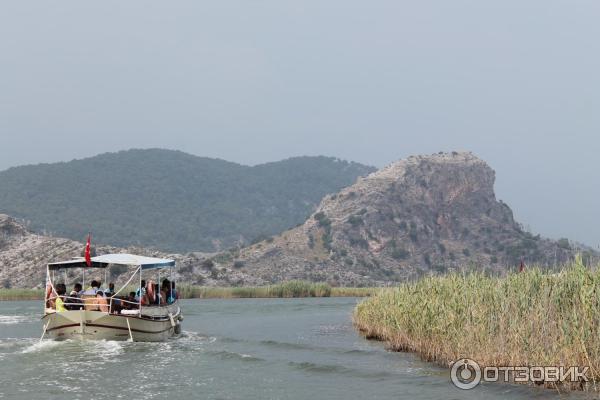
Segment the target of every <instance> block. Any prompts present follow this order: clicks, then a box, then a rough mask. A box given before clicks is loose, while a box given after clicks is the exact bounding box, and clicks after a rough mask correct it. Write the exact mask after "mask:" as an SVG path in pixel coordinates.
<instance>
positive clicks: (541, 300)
mask: <svg viewBox="0 0 600 400" xmlns="http://www.w3.org/2000/svg"><path fill="white" fill-rule="evenodd" d="M354 322H355V325H356V326H357V328H358V329H359V330H360V331H362V332H363V333H364V334H365V335H366V336H367V337H369V338H374V339H379V340H384V341H386V342H388V344H389V346H390V347H391V349H394V350H398V351H412V352H417V353H419V354H420V355H421V356H422V357H423V358H424V359H425V360H429V361H434V362H437V363H439V364H442V365H449V364H450V363H451V362H452V361H454V360H457V359H459V358H462V357H468V358H471V359H474V360H475V361H477V362H479V364H480V365H485V366H522V365H529V366H534V365H535V366H561V365H562V366H566V367H569V366H589V367H590V371H589V373H588V374H587V375H588V377H589V378H591V379H592V380H593V381H594V382H595V381H596V380H598V379H599V378H600V271H598V270H590V269H588V268H586V267H584V266H583V264H582V262H581V259H578V260H576V261H575V262H574V263H573V264H572V265H569V266H567V267H565V268H564V269H563V270H562V271H560V272H559V273H544V272H543V271H542V270H540V269H538V268H532V269H527V270H526V271H524V272H522V273H511V274H509V275H507V276H506V277H502V278H493V277H489V276H485V275H484V274H481V273H471V274H467V275H460V274H451V275H447V276H430V277H425V278H423V279H421V280H419V281H417V282H414V283H407V284H403V285H401V286H399V287H397V288H394V289H387V290H383V291H381V292H379V293H378V294H377V295H375V296H373V297H371V298H369V299H366V300H364V301H363V302H361V303H360V304H359V305H358V306H357V307H356V309H355V311H354ZM591 386H592V387H594V388H595V387H596V385H595V384H594V383H592V385H591ZM588 387H590V385H588Z"/></svg>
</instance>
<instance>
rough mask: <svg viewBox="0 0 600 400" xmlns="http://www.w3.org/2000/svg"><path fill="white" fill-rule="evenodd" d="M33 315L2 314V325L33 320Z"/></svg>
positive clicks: (0, 320)
mask: <svg viewBox="0 0 600 400" xmlns="http://www.w3.org/2000/svg"><path fill="white" fill-rule="evenodd" d="M32 321H34V318H33V317H29V316H24V315H0V325H13V324H22V323H23V322H32Z"/></svg>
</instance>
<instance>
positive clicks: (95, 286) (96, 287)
mask: <svg viewBox="0 0 600 400" xmlns="http://www.w3.org/2000/svg"><path fill="white" fill-rule="evenodd" d="M99 289H100V283H99V282H98V281H96V280H93V281H92V282H91V283H90V288H89V289H87V290H86V291H85V292H83V294H84V295H87V296H89V295H92V296H95V295H96V293H97V292H98V290H99Z"/></svg>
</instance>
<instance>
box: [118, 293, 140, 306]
mask: <svg viewBox="0 0 600 400" xmlns="http://www.w3.org/2000/svg"><path fill="white" fill-rule="evenodd" d="M124 300H125V301H122V302H121V304H122V305H123V308H124V309H127V310H134V309H137V307H138V305H137V302H138V301H139V300H138V299H136V296H135V292H129V296H127V297H126V298H125V299H124Z"/></svg>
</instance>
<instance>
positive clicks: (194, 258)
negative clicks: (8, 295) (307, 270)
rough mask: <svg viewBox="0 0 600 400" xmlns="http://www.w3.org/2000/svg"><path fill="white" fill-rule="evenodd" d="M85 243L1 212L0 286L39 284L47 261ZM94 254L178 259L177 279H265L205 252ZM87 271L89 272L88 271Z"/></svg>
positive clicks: (220, 282)
mask: <svg viewBox="0 0 600 400" xmlns="http://www.w3.org/2000/svg"><path fill="white" fill-rule="evenodd" d="M84 247H85V245H84V243H80V242H76V241H74V240H70V239H64V238H55V237H50V236H42V235H38V234H35V233H32V232H30V231H28V230H27V229H26V228H25V227H24V226H23V225H22V224H21V223H20V222H18V221H17V220H15V219H14V218H12V217H9V216H7V215H3V214H0V288H11V287H12V288H41V287H43V286H44V282H45V281H44V280H45V277H46V264H48V263H49V262H53V261H62V260H69V259H72V258H74V257H81V256H82V255H83V249H84ZM93 250H94V251H95V252H96V253H97V254H107V253H115V252H125V253H133V254H140V255H146V256H150V257H165V258H173V259H175V260H176V261H177V266H178V268H177V272H176V274H175V277H176V278H177V279H178V281H179V282H184V283H187V284H198V285H205V286H231V285H242V284H248V285H262V284H265V283H266V282H265V281H264V280H262V279H257V278H254V277H252V276H248V275H247V274H246V273H245V272H242V271H238V270H235V269H233V268H227V267H226V266H221V267H219V268H218V269H217V268H216V267H215V266H214V264H212V263H207V262H206V260H207V256H208V255H207V254H203V253H189V254H186V255H181V254H168V253H164V252H160V251H157V250H151V249H147V248H141V247H129V248H117V247H111V246H100V247H94V248H93ZM108 272H109V275H108V279H109V280H110V281H114V282H124V281H125V280H126V279H128V278H129V276H130V275H128V274H126V273H125V271H124V270H123V269H121V268H109V270H108ZM78 274H80V271H69V273H68V282H73V281H76V280H77V279H79V278H78V277H80V276H81V275H78ZM88 274H90V272H89V271H88ZM88 277H89V279H87V278H86V280H91V279H94V278H95V279H100V280H102V281H104V279H105V278H104V272H101V271H99V270H95V271H94V272H93V273H91V274H90V275H88Z"/></svg>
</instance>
